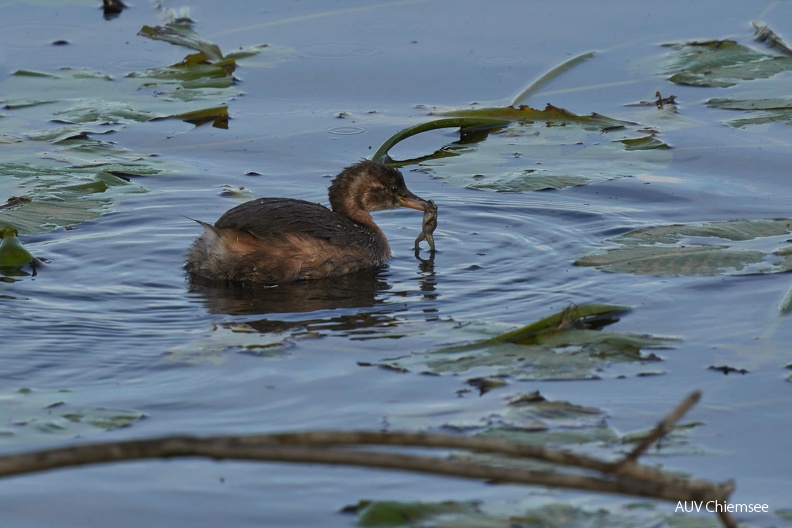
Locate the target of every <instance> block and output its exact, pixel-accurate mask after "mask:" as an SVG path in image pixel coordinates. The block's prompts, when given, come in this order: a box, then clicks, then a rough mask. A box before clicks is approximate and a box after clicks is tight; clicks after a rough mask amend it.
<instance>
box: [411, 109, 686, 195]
mask: <svg viewBox="0 0 792 528" xmlns="http://www.w3.org/2000/svg"><path fill="white" fill-rule="evenodd" d="M440 115H443V116H454V117H465V118H477V119H504V120H508V121H511V124H510V125H509V126H507V127H501V128H500V129H496V130H494V131H493V130H492V129H490V130H488V131H486V133H475V132H466V131H465V130H464V129H463V130H462V137H461V139H460V141H458V142H456V143H453V144H450V145H447V146H445V147H443V148H442V149H440V150H439V151H437V152H435V153H434V154H432V155H429V156H426V157H424V158H421V159H418V160H413V161H417V162H418V163H419V164H420V166H421V167H422V168H424V169H425V170H426V171H427V172H428V173H429V174H431V175H433V176H434V177H436V178H439V179H442V180H444V181H448V182H450V183H453V184H455V185H459V186H461V187H467V188H471V189H480V190H491V191H505V192H521V191H539V190H553V189H563V188H566V187H571V186H578V185H585V184H587V183H590V182H596V181H604V180H609V179H614V178H620V177H627V176H633V175H635V174H639V173H642V172H652V171H657V170H658V169H662V168H665V167H666V166H668V164H669V163H670V162H671V159H672V155H671V153H670V152H668V151H667V149H668V145H666V144H665V143H663V142H662V141H661V140H660V139H658V138H657V137H654V136H651V137H646V136H644V135H640V133H639V132H637V128H639V127H637V126H636V125H635V123H630V122H626V121H621V120H617V119H613V118H610V117H607V116H603V115H599V114H591V115H588V116H579V115H576V114H573V113H572V112H569V111H568V110H565V109H563V108H557V107H554V106H552V105H547V107H546V108H545V109H544V110H535V109H533V108H530V107H526V106H522V107H520V108H517V109H515V108H511V107H505V108H487V109H473V110H455V111H450V112H442V113H441V114H440ZM605 136H617V137H612V138H607V137H605Z"/></svg>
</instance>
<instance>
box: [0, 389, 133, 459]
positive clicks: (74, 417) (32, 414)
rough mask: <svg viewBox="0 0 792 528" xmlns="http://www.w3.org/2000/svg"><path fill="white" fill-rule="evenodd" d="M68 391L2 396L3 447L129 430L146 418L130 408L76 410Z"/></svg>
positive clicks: (0, 424)
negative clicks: (123, 429) (71, 403)
mask: <svg viewBox="0 0 792 528" xmlns="http://www.w3.org/2000/svg"><path fill="white" fill-rule="evenodd" d="M71 395H72V393H71V391H68V390H38V389H19V390H17V391H13V392H9V393H5V394H2V393H0V445H2V444H5V445H12V444H13V445H26V444H29V443H30V442H52V441H54V440H63V439H70V438H76V437H83V436H87V435H93V434H97V433H101V432H104V431H111V430H113V429H118V428H121V427H128V426H130V425H133V424H134V423H136V422H138V421H139V420H141V419H143V418H144V417H145V415H144V414H143V413H141V412H139V411H134V410H131V409H107V408H104V407H95V408H74V407H71V406H70V405H68V401H69V399H70V397H71Z"/></svg>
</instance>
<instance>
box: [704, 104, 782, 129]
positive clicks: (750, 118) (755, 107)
mask: <svg viewBox="0 0 792 528" xmlns="http://www.w3.org/2000/svg"><path fill="white" fill-rule="evenodd" d="M707 106H710V107H712V108H723V109H726V110H743V111H746V112H748V113H747V115H746V116H745V117H740V118H737V119H729V120H727V121H726V124H727V125H729V126H733V127H736V128H740V127H743V126H746V125H761V124H764V123H772V122H774V121H786V123H787V124H788V125H792V99H784V98H771V99H738V98H715V99H710V100H708V101H707Z"/></svg>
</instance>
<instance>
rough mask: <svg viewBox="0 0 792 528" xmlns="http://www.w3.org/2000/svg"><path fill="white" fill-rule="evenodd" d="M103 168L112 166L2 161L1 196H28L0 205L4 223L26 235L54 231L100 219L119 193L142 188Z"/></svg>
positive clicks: (0, 215)
mask: <svg viewBox="0 0 792 528" xmlns="http://www.w3.org/2000/svg"><path fill="white" fill-rule="evenodd" d="M116 167H117V165H116ZM103 168H104V169H106V170H109V169H110V166H104V167H99V168H95V167H75V166H69V167H67V166H59V165H56V164H52V165H28V164H19V163H0V196H1V195H8V196H17V195H23V196H24V199H19V198H17V200H15V201H14V202H13V203H11V204H7V205H6V206H5V207H2V208H0V223H4V224H10V225H13V226H15V227H16V228H17V229H19V231H20V232H22V233H25V234H31V233H43V232H47V231H52V230H53V229H56V228H58V227H67V226H71V225H74V224H78V223H80V222H84V221H87V220H92V219H94V218H97V217H98V216H99V215H100V214H102V213H104V212H106V211H107V210H108V209H109V208H110V207H111V205H112V204H113V200H114V198H115V196H116V194H118V193H125V192H140V191H141V187H139V186H137V185H132V184H130V183H129V182H127V181H126V180H124V179H122V178H119V177H118V176H115V175H113V174H111V173H110V172H106V171H103V170H102V169H103ZM127 169H129V170H130V171H134V168H133V167H127Z"/></svg>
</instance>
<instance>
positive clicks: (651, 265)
mask: <svg viewBox="0 0 792 528" xmlns="http://www.w3.org/2000/svg"><path fill="white" fill-rule="evenodd" d="M790 233H792V219H779V220H738V221H731V222H710V223H706V224H699V225H683V224H678V225H670V226H658V227H650V228H647V229H637V230H635V231H630V232H629V233H625V234H623V235H620V236H618V237H616V238H614V239H611V240H610V242H612V243H614V244H618V245H619V246H620V247H615V248H610V249H608V250H607V251H606V252H605V253H601V254H595V255H587V256H584V257H581V258H579V259H578V260H577V261H575V264H576V265H578V266H592V267H595V268H597V269H599V270H602V271H610V272H618V273H634V274H637V275H670V276H676V275H744V274H754V273H782V272H786V271H790V270H792V247H790V244H789V240H788V238H789V234H790Z"/></svg>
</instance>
